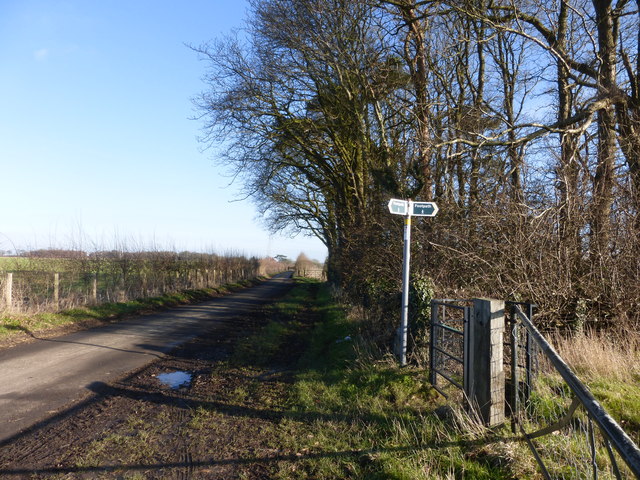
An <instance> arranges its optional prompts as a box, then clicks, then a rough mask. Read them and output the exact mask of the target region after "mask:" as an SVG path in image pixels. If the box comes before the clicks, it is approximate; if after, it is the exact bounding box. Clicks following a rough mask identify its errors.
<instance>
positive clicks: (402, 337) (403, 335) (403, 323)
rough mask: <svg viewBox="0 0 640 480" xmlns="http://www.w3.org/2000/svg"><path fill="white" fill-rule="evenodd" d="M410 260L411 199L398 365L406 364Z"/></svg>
mask: <svg viewBox="0 0 640 480" xmlns="http://www.w3.org/2000/svg"><path fill="white" fill-rule="evenodd" d="M410 260H411V200H409V213H408V215H407V216H406V217H404V250H403V254H402V314H401V318H400V332H399V333H400V346H399V347H400V351H399V352H398V353H399V355H400V366H402V367H404V366H405V365H406V364H407V331H408V329H409V262H410Z"/></svg>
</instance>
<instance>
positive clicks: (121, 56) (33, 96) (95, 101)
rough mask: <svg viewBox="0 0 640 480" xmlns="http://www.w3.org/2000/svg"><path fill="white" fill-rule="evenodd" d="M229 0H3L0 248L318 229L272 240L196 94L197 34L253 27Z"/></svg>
mask: <svg viewBox="0 0 640 480" xmlns="http://www.w3.org/2000/svg"><path fill="white" fill-rule="evenodd" d="M246 9H247V4H246V2H245V1H239V0H234V1H228V0H209V1H206V0H187V1H184V2H177V1H170V0H154V1H151V0H101V1H88V0H60V1H57V0H39V1H38V0H1V1H0V250H9V249H12V248H13V246H15V247H18V248H22V249H28V248H47V247H58V248H67V247H76V248H77V247H80V248H85V249H91V248H111V247H113V246H117V245H115V244H122V243H124V244H126V245H128V246H129V247H133V248H138V247H144V248H149V247H153V246H156V247H162V248H170V249H179V250H184V249H188V250H197V251H215V252H218V253H225V252H228V251H235V252H241V253H245V254H247V255H259V256H262V255H267V254H271V255H276V254H285V255H288V256H289V257H293V258H295V256H297V255H298V254H299V253H300V252H304V253H306V254H307V255H308V256H309V257H311V258H315V259H318V260H324V257H325V255H326V249H325V248H324V246H323V245H322V243H321V242H320V241H319V240H317V239H310V238H308V237H303V236H298V237H296V238H294V239H290V238H288V237H281V236H274V237H273V238H271V239H270V238H269V234H268V233H267V231H266V230H265V229H264V228H263V227H262V226H261V223H260V219H259V217H258V213H257V210H256V208H255V207H254V205H253V204H252V203H251V202H250V201H248V200H244V201H234V200H236V199H238V198H239V189H240V185H231V186H229V184H230V182H231V178H230V177H229V176H228V172H225V170H224V169H223V168H222V167H220V166H219V165H216V163H215V161H214V158H215V152H213V151H211V150H209V151H205V152H203V151H202V145H201V144H199V143H198V141H197V137H198V135H199V134H200V128H201V124H200V123H199V122H198V121H196V120H191V119H190V118H191V117H193V116H194V115H195V111H194V107H193V104H192V102H191V99H192V98H193V97H194V96H196V95H197V94H198V93H199V92H201V91H202V90H203V89H204V88H205V85H204V83H203V82H202V76H203V74H204V72H205V67H206V65H205V63H203V62H202V61H201V60H199V58H198V56H197V55H196V54H195V53H194V52H193V51H192V50H190V49H189V48H188V47H187V46H186V45H185V44H191V45H199V44H201V43H203V42H206V41H208V40H210V39H213V38H215V37H218V36H220V35H223V34H225V33H226V32H229V31H231V29H234V28H239V27H242V24H243V19H244V17H245V12H246Z"/></svg>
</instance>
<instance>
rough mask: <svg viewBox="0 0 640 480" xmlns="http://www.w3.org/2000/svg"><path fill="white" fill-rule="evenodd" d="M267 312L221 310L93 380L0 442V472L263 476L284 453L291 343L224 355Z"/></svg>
mask: <svg viewBox="0 0 640 480" xmlns="http://www.w3.org/2000/svg"><path fill="white" fill-rule="evenodd" d="M311 317H312V315H311V314H310V313H309V318H308V319H306V321H307V322H309V323H311V322H312V321H313V318H311ZM267 321H268V316H267V314H266V312H265V310H264V309H257V310H254V311H253V312H252V313H251V314H249V315H244V316H241V317H236V318H231V319H228V320H227V321H225V322H224V325H223V326H222V327H220V328H218V329H216V330H215V331H214V332H211V333H210V334H208V335H205V336H203V337H200V338H196V339H194V340H192V341H190V342H188V343H186V344H184V345H182V346H181V347H178V348H176V349H174V350H173V351H171V352H170V353H168V354H166V355H165V356H163V357H162V358H160V359H158V360H156V361H154V362H153V363H151V364H149V365H147V366H145V367H143V368H141V369H139V370H137V371H135V372H133V373H131V374H130V375H128V376H126V377H124V378H121V379H119V380H118V381H115V382H111V383H104V382H94V383H93V384H92V385H91V386H90V388H91V390H92V391H93V392H94V393H93V395H91V396H90V397H89V398H87V399H86V400H85V401H84V402H82V403H81V404H78V405H76V406H74V407H72V408H70V409H68V410H66V411H62V412H59V413H58V414H57V415H55V416H54V417H53V418H51V419H49V420H48V421H45V422H42V423H40V424H38V425H36V426H35V427H33V428H32V429H31V430H29V431H27V432H26V433H24V434H23V435H21V436H18V437H16V438H14V439H13V440H12V441H10V442H8V443H5V444H4V445H2V446H1V447H0V478H151V479H153V478H157V479H165V478H175V479H191V478H207V479H208V478H211V479H233V478H245V479H246V478H250V479H263V478H272V474H273V472H274V468H275V467H276V463H277V462H278V461H279V460H281V459H283V458H291V452H285V451H283V450H282V449H281V448H280V447H279V446H278V445H277V442H276V440H275V434H274V432H275V431H276V430H277V428H278V425H279V423H280V422H281V421H282V420H283V418H284V415H283V412H284V411H285V408H286V398H287V386H288V384H289V383H290V381H291V370H289V366H290V365H292V363H291V362H295V360H296V358H297V355H298V354H299V352H296V351H289V352H288V355H287V356H286V359H285V358H278V359H277V360H276V361H275V362H276V363H275V364H271V365H266V366H265V365H262V366H260V367H257V366H252V365H242V366H237V365H236V366H233V365H230V364H229V363H228V359H229V357H230V354H231V352H232V350H233V347H234V345H235V343H236V342H237V341H238V339H241V338H244V337H246V336H248V335H250V334H251V333H252V332H255V330H256V329H257V328H259V327H260V326H261V325H263V324H264V323H265V322H267ZM297 321H300V319H299V318H298V319H297ZM302 345H303V342H297V347H298V348H302ZM172 371H187V372H190V373H191V374H192V381H191V383H190V385H189V386H188V387H185V388H179V389H172V388H170V387H168V386H166V385H163V384H162V383H161V382H159V381H158V378H157V377H156V376H157V375H158V374H159V373H166V372H172Z"/></svg>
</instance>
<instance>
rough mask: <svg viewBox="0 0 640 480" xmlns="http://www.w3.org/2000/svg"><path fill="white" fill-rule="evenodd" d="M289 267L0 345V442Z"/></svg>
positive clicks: (202, 328)
mask: <svg viewBox="0 0 640 480" xmlns="http://www.w3.org/2000/svg"><path fill="white" fill-rule="evenodd" d="M290 277H291V274H290V273H288V272H287V273H284V274H280V275H278V276H276V277H274V278H272V279H270V280H268V281H267V282H265V283H263V284H261V285H258V286H256V287H252V288H248V289H245V290H242V291H239V292H236V293H233V294H230V295H226V296H224V297H220V298H218V299H215V300H211V301H207V302H204V303H199V304H196V305H188V306H182V307H178V308H174V309H171V310H168V311H165V312H162V313H158V314H152V315H145V316H141V317H136V318H132V319H128V320H124V321H121V322H118V323H114V324H111V325H107V326H103V327H99V328H95V329H91V330H85V331H81V332H76V333H72V334H69V335H65V336H62V337H57V338H49V339H36V340H35V341H34V342H31V343H28V344H23V345H18V346H16V347H12V348H8V349H5V350H0V445H1V444H3V443H6V442H8V441H10V440H11V438H13V437H14V436H16V435H18V434H19V433H20V432H21V431H23V430H25V429H27V428H28V427H30V426H32V425H34V424H36V423H38V422H40V421H42V420H45V419H46V418H48V417H50V416H52V415H53V414H55V413H56V412H57V411H59V410H61V409H62V408H63V407H69V406H71V405H73V404H74V403H77V402H79V401H81V400H83V399H84V398H86V397H87V396H88V395H90V394H92V393H93V392H92V391H91V390H89V388H88V386H89V385H91V384H93V383H94V382H111V381H114V380H117V379H118V378H120V377H122V376H123V375H125V374H126V373H127V372H131V371H133V370H137V369H138V368H140V367H142V366H144V365H146V364H147V363H150V362H151V361H153V360H154V359H156V358H158V357H160V356H162V355H163V354H164V353H166V352H168V351H170V350H171V349H173V348H175V347H176V346H178V345H180V344H182V343H185V342H187V341H188V340H191V339H193V338H195V337H197V336H200V335H203V334H205V333H207V332H209V331H211V330H213V329H215V327H216V324H220V323H221V322H223V321H225V320H231V319H232V318H234V317H238V316H241V315H243V314H245V313H247V312H249V311H251V310H253V309H256V308H258V307H259V306H260V305H263V304H265V303H268V302H269V301H270V300H271V299H273V298H276V297H278V296H280V295H281V294H282V293H284V291H285V290H286V289H288V288H289V287H290V286H291V285H292V281H291V279H290Z"/></svg>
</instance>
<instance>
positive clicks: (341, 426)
mask: <svg viewBox="0 0 640 480" xmlns="http://www.w3.org/2000/svg"><path fill="white" fill-rule="evenodd" d="M296 290H298V291H300V290H302V291H303V292H307V293H308V292H310V289H309V287H308V286H304V285H303V286H300V287H298V288H297V289H296ZM298 295H299V298H304V299H305V301H306V303H307V305H309V301H310V300H311V301H312V303H311V309H312V311H313V312H314V313H315V314H316V315H318V316H319V318H320V320H319V321H318V322H317V324H316V326H315V327H314V329H313V331H312V332H310V334H309V338H308V346H307V348H306V350H305V352H304V354H303V355H302V357H301V358H300V360H299V362H298V373H297V375H296V380H295V383H294V385H293V386H292V388H291V397H290V399H289V402H290V414H289V415H288V416H287V417H286V418H285V420H283V421H282V422H281V423H280V427H279V436H278V438H277V443H278V445H280V446H285V447H286V448H287V449H290V450H293V451H295V452H297V453H296V455H297V456H298V457H299V460H298V461H296V462H280V464H279V470H278V472H277V474H276V475H277V478H322V479H338V478H367V479H419V478H424V479H427V478H429V479H432V478H435V479H438V478H443V479H445V478H447V479H448V478H477V479H483V478H484V479H500V478H514V475H515V474H514V471H517V473H518V474H522V473H523V472H525V473H526V472H529V471H532V470H531V469H532V464H531V462H524V463H523V464H521V465H519V466H517V467H516V466H515V463H513V461H512V455H511V453H510V452H511V451H512V450H514V448H515V447H513V446H512V445H511V444H509V442H504V441H502V440H501V439H500V437H496V435H495V434H494V433H493V432H489V431H486V430H484V429H482V428H478V427H475V428H474V429H471V430H470V429H469V428H468V425H467V424H466V422H468V419H467V418H466V417H465V415H464V413H463V412H461V411H459V410H457V409H449V408H447V407H444V406H443V401H442V399H441V398H440V397H439V395H438V394H437V393H436V392H435V390H433V389H432V388H431V387H430V386H429V384H428V382H427V378H426V372H424V371H421V370H419V369H414V368H399V367H398V366H396V364H395V362H393V361H390V360H389V359H386V360H385V359H382V360H377V361H376V360H374V359H370V358H362V357H361V355H359V352H360V351H362V350H361V349H360V348H359V346H360V344H359V340H358V339H359V335H358V323H357V321H355V320H352V319H350V318H349V317H348V316H347V315H346V313H345V310H344V309H343V308H341V307H340V306H338V305H336V304H334V303H333V302H332V300H331V297H330V295H329V290H328V288H326V287H325V286H321V287H320V288H319V289H318V290H317V294H316V295H314V296H313V297H310V296H309V295H308V294H307V295H306V296H305V295H303V294H298ZM290 309H291V311H294V312H295V311H297V309H296V308H295V307H293V306H291V307H290ZM256 341H257V340H256ZM269 343H277V342H274V341H273V340H269ZM443 410H444V411H447V412H450V415H445V416H444V417H443V416H442V415H441V413H436V412H442V411H443ZM527 469H529V470H527ZM515 476H518V475H515Z"/></svg>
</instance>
